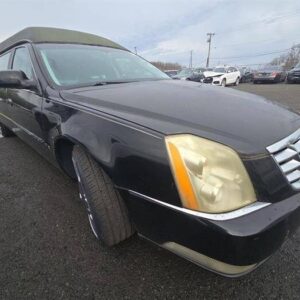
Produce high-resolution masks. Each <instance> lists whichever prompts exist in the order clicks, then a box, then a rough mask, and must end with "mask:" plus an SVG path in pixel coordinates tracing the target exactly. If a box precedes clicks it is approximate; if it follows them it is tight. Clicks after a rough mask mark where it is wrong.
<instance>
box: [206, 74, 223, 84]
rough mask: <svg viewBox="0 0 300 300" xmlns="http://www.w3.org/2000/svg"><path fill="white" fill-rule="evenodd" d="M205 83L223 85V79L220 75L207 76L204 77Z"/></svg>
mask: <svg viewBox="0 0 300 300" xmlns="http://www.w3.org/2000/svg"><path fill="white" fill-rule="evenodd" d="M202 82H203V83H209V84H213V85H221V79H220V77H219V76H216V77H205V78H203V79H202Z"/></svg>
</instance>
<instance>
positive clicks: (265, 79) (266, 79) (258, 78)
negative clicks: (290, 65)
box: [253, 77, 278, 82]
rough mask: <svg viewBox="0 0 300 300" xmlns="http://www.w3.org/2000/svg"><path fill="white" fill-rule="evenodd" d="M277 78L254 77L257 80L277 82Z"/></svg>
mask: <svg viewBox="0 0 300 300" xmlns="http://www.w3.org/2000/svg"><path fill="white" fill-rule="evenodd" d="M276 80H278V78H277V77H254V78H253V81H257V82H275V81H276Z"/></svg>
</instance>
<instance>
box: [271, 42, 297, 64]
mask: <svg viewBox="0 0 300 300" xmlns="http://www.w3.org/2000/svg"><path fill="white" fill-rule="evenodd" d="M299 61H300V44H298V45H295V46H293V47H292V48H291V49H290V50H289V52H288V53H286V54H282V55H280V56H279V57H276V58H274V59H273V60H272V61H271V63H270V64H271V65H282V66H283V68H284V69H285V70H290V69H292V68H293V67H294V66H295V65H296V64H297V63H298V62H299Z"/></svg>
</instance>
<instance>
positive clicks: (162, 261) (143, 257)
mask: <svg viewBox="0 0 300 300" xmlns="http://www.w3.org/2000/svg"><path fill="white" fill-rule="evenodd" d="M237 88H238V89H242V90H246V91H249V92H254V93H258V94H263V95H264V96H266V97H268V98H271V99H276V100H277V101H280V102H285V103H287V104H289V105H291V106H293V107H294V108H295V109H300V104H299V103H298V101H299V100H300V85H298V86H296V85H292V86H290V85H288V86H285V85H281V84H280V85H255V86H254V85H250V84H249V85H248V84H243V85H240V86H239V87H237ZM299 102H300V101H299ZM77 195H78V191H77V187H76V185H75V184H74V183H73V182H71V181H70V180H69V179H68V178H66V177H65V176H64V175H63V174H62V173H61V172H60V171H58V170H57V169H55V168H54V167H52V166H51V165H50V164H49V163H48V162H47V161H46V160H44V159H43V158H41V157H40V156H39V155H38V154H36V153H35V152H34V151H33V150H32V149H31V148H29V147H28V146H27V145H25V144H24V143H23V142H21V141H20V140H19V139H18V138H7V139H4V138H1V139H0V266H1V269H0V299H1V300H2V299H129V298H130V299H181V298H185V299H196V298H198V299H219V298H222V299H299V298H300V285H299V282H300V231H299V230H298V231H297V233H296V234H295V236H294V237H293V238H292V239H290V240H288V241H287V242H286V243H285V245H284V246H283V247H282V248H281V250H280V251H278V252H277V253H276V254H275V255H274V256H273V257H272V258H271V259H270V260H269V261H267V262H266V263H265V264H264V265H262V266H261V267H260V268H259V269H257V270H256V271H254V272H253V273H251V274H249V275H247V276H245V277H242V278H239V279H226V278H223V277H220V276H218V275H215V274H213V273H210V272H208V271H205V270H203V269H201V268H199V267H197V266H195V265H193V264H191V263H189V262H187V261H185V260H183V259H181V258H179V257H177V256H175V255H173V254H171V253H169V252H167V251H165V250H163V249H160V248H158V247H157V246H154V245H153V244H151V243H149V242H146V241H144V240H142V239H140V238H138V237H137V236H134V237H133V238H131V239H130V240H128V241H126V242H124V243H122V244H121V245H119V246H117V247H115V248H111V249H108V248H106V247H104V246H103V245H101V244H100V243H98V242H97V241H96V240H95V239H94V237H93V235H92V233H91V231H90V229H89V225H88V220H87V216H86V214H85V212H84V209H83V206H82V204H81V203H80V202H79V201H78V200H77V199H78V197H77Z"/></svg>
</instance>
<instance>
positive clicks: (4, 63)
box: [0, 52, 10, 71]
mask: <svg viewBox="0 0 300 300" xmlns="http://www.w3.org/2000/svg"><path fill="white" fill-rule="evenodd" d="M9 57H10V52H9V53H6V54H4V55H2V56H0V71H4V70H7V69H8V62H9Z"/></svg>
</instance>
